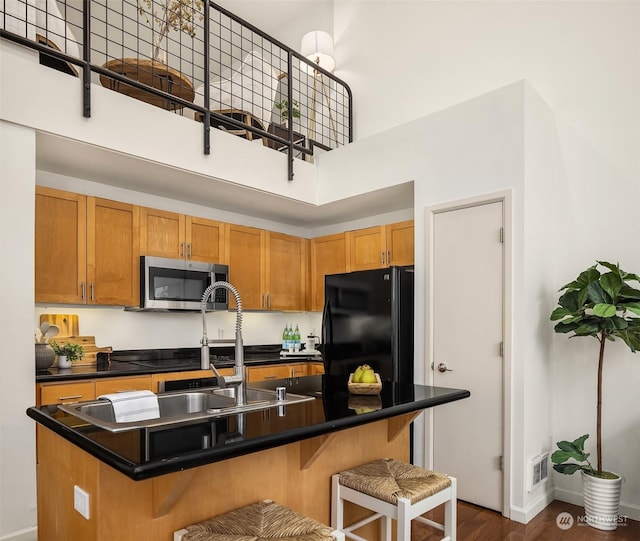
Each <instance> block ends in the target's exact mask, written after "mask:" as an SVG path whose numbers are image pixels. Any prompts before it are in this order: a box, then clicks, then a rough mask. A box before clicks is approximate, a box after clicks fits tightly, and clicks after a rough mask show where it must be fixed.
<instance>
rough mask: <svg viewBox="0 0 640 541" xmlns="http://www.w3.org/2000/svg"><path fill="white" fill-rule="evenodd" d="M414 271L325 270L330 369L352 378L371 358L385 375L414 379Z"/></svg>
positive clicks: (404, 380)
mask: <svg viewBox="0 0 640 541" xmlns="http://www.w3.org/2000/svg"><path fill="white" fill-rule="evenodd" d="M413 277H414V273H413V268H412V267H388V268H384V269H373V270H366V271H357V272H347V273H343V274H330V275H327V276H325V281H324V298H325V305H324V312H323V314H322V343H323V358H324V369H325V373H326V374H328V375H335V376H344V377H345V378H348V377H349V373H351V372H353V371H355V369H356V368H357V367H358V366H359V365H361V364H368V365H370V366H371V367H372V368H373V369H374V370H375V371H376V372H378V374H380V379H381V380H382V381H396V382H401V383H413V304H414V303H413V283H414V279H413Z"/></svg>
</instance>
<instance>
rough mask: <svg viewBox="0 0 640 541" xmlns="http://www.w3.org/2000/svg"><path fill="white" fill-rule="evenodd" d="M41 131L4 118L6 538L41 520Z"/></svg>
mask: <svg viewBox="0 0 640 541" xmlns="http://www.w3.org/2000/svg"><path fill="white" fill-rule="evenodd" d="M35 151H36V145H35V132H34V131H33V130H30V129H27V128H22V127H20V126H13V125H11V124H7V123H6V122H2V121H0V254H2V256H0V257H1V260H2V263H1V264H0V295H1V298H2V314H1V315H0V326H1V327H2V329H3V335H4V343H3V348H2V349H3V361H2V377H0V411H2V422H0V487H2V490H1V491H0V539H3V538H4V536H6V535H8V534H9V533H18V531H20V530H29V529H30V528H33V527H35V524H36V497H35V460H36V459H35V426H34V423H33V421H31V420H30V419H29V418H28V417H27V415H26V414H25V410H26V409H27V408H28V407H29V406H32V405H33V404H34V400H35V390H34V383H33V379H34V373H35V369H34V364H33V359H34V349H33V337H32V333H33V329H32V328H31V327H32V321H33V293H34V290H33V268H34V259H33V242H32V241H31V242H25V241H27V239H30V238H31V239H32V238H33V231H34V211H33V209H34V186H35V173H36V172H35Z"/></svg>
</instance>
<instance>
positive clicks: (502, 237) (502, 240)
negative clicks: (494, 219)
mask: <svg viewBox="0 0 640 541" xmlns="http://www.w3.org/2000/svg"><path fill="white" fill-rule="evenodd" d="M500 242H501V243H504V227H501V228H500Z"/></svg>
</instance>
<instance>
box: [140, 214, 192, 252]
mask: <svg viewBox="0 0 640 541" xmlns="http://www.w3.org/2000/svg"><path fill="white" fill-rule="evenodd" d="M185 254H186V246H185V216H184V214H177V213H175V212H167V211H164V210H157V209H150V208H145V207H142V208H141V209H140V255H149V256H155V257H168V258H172V259H184V257H185Z"/></svg>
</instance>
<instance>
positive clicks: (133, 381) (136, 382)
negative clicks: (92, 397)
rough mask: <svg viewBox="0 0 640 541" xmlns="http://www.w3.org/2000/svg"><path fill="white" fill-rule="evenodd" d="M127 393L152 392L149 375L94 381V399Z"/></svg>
mask: <svg viewBox="0 0 640 541" xmlns="http://www.w3.org/2000/svg"><path fill="white" fill-rule="evenodd" d="M127 391H153V388H152V378H151V375H148V376H134V377H127V378H106V379H101V380H97V381H96V397H98V396H100V395H103V394H110V393H124V392H127Z"/></svg>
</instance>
